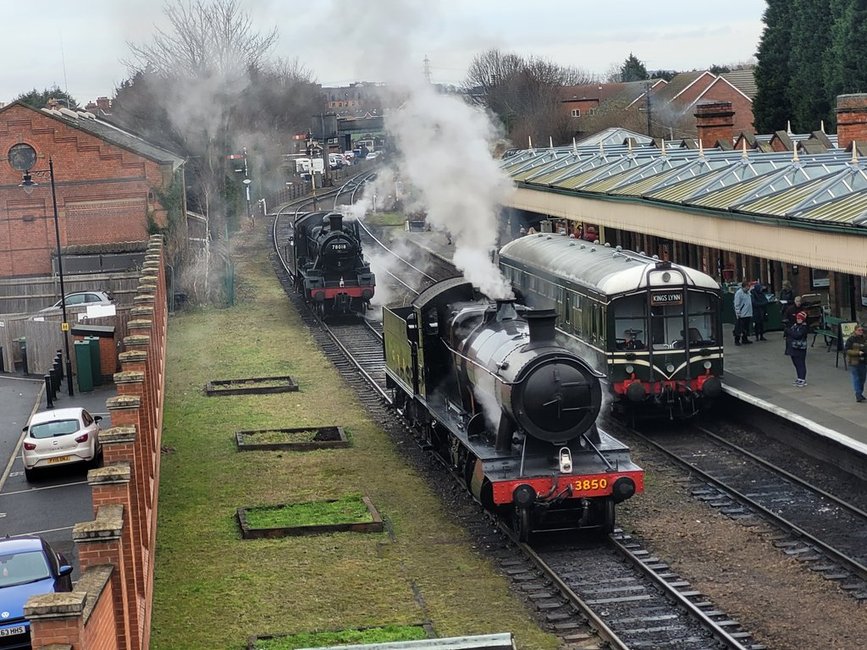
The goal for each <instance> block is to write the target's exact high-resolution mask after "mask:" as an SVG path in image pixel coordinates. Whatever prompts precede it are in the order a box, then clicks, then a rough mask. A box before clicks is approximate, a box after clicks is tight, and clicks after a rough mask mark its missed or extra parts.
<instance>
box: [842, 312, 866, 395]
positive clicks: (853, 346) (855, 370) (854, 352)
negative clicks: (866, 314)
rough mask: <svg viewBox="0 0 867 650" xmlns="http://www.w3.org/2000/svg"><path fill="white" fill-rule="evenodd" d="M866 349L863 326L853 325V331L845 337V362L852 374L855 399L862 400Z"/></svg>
mask: <svg viewBox="0 0 867 650" xmlns="http://www.w3.org/2000/svg"><path fill="white" fill-rule="evenodd" d="M865 350H867V340H865V338H864V328H863V327H862V326H861V325H856V326H855V332H854V333H853V334H852V336H850V337H849V338H848V339H846V362H847V363H848V364H849V373H850V374H851V375H852V390H854V391H855V401H856V402H863V401H864V380H865V379H867V361H865V359H864V352H865Z"/></svg>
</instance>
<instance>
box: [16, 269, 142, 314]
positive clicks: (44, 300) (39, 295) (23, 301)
mask: <svg viewBox="0 0 867 650" xmlns="http://www.w3.org/2000/svg"><path fill="white" fill-rule="evenodd" d="M139 275H140V273H139V272H138V271H132V272H130V271H126V272H122V273H88V274H87V275H67V274H66V273H64V274H63V285H64V289H66V293H67V295H68V294H70V293H74V292H76V291H108V292H109V293H111V294H112V295H113V296H114V301H115V303H116V304H118V305H120V306H121V307H123V306H130V305H132V299H133V296H135V292H136V288H137V287H138V278H139ZM58 300H60V279H59V278H58V277H57V276H43V277H33V278H4V279H0V319H2V318H3V316H2V314H26V315H32V314H34V313H36V312H37V311H39V310H40V309H43V308H45V307H50V306H51V305H53V304H54V303H55V302H57V301H58Z"/></svg>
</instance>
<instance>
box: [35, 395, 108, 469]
mask: <svg viewBox="0 0 867 650" xmlns="http://www.w3.org/2000/svg"><path fill="white" fill-rule="evenodd" d="M101 420H102V416H101V415H91V414H90V413H88V412H87V411H86V410H85V409H83V408H80V407H75V408H65V409H54V410H52V411H42V412H40V413H34V414H33V415H32V416H31V418H30V421H29V422H28V423H27V426H26V427H24V429H23V432H24V440H23V443H22V445H21V458H22V460H23V461H24V475H25V477H26V478H27V480H28V481H29V480H30V479H32V478H33V474H34V472H35V471H36V470H37V469H44V468H46V467H54V466H56V465H67V464H69V463H91V464H92V465H94V466H95V465H96V464H97V463H98V462H99V457H100V455H101V454H102V445H101V444H100V442H99V431H100V425H99V423H100V421H101Z"/></svg>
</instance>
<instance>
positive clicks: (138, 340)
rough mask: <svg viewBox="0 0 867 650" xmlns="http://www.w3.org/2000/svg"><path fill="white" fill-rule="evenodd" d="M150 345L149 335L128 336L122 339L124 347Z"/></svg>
mask: <svg viewBox="0 0 867 650" xmlns="http://www.w3.org/2000/svg"><path fill="white" fill-rule="evenodd" d="M150 343H151V335H150V334H131V335H130V336H124V337H123V344H124V345H127V346H128V345H150Z"/></svg>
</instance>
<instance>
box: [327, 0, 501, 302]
mask: <svg viewBox="0 0 867 650" xmlns="http://www.w3.org/2000/svg"><path fill="white" fill-rule="evenodd" d="M348 6H349V5H347V4H340V8H341V9H342V10H343V11H341V12H339V14H337V13H335V14H333V16H332V19H333V21H334V23H335V24H336V25H337V26H339V27H340V29H339V30H338V31H339V32H340V33H346V34H350V35H356V38H359V39H360V41H359V44H361V43H363V47H359V48H358V49H357V50H356V52H357V54H358V56H359V57H360V58H361V59H362V60H363V62H364V63H365V64H374V65H376V67H377V69H379V70H382V71H383V79H384V80H385V81H386V83H387V84H388V89H389V93H391V94H393V95H396V96H399V97H401V98H402V99H403V103H402V105H401V106H400V108H398V109H395V110H391V111H389V112H388V113H387V114H386V117H385V126H386V130H387V131H388V134H389V136H390V138H391V143H392V145H393V146H394V147H396V149H397V152H398V155H397V160H396V161H394V162H393V163H392V164H393V165H394V167H395V169H396V170H397V171H398V173H399V176H400V179H401V181H402V182H403V183H404V184H405V185H406V186H407V190H409V191H410V193H411V194H412V195H413V196H414V197H415V198H416V200H417V201H418V202H419V203H420V204H421V206H420V207H421V208H422V209H424V210H425V211H426V213H427V222H428V223H429V224H430V226H431V227H432V228H433V229H434V230H440V231H443V232H448V233H449V234H450V235H451V238H452V240H453V242H454V244H455V253H454V257H453V259H452V261H453V263H454V264H455V266H456V267H457V268H458V270H460V271H461V272H462V273H463V274H464V277H466V278H467V280H469V281H470V282H472V283H473V285H474V286H476V287H478V288H479V289H480V290H481V291H482V292H483V293H484V294H485V295H487V296H489V297H490V298H510V297H512V292H511V288H510V286H509V283H508V282H507V281H506V280H505V279H504V278H503V277H502V275H501V274H500V272H499V270H498V269H497V267H496V265H495V264H494V263H493V261H492V259H491V253H492V251H493V250H494V249H495V247H496V245H497V215H498V212H499V205H500V204H501V203H502V202H503V201H504V199H505V198H506V197H507V195H508V193H509V192H511V191H512V184H511V181H510V180H509V179H508V177H507V176H506V175H505V174H504V173H503V172H502V170H501V169H500V167H499V165H498V163H497V161H496V160H494V158H493V157H492V154H491V152H492V150H493V146H494V143H495V142H496V141H497V140H498V139H499V138H500V133H499V132H498V129H497V128H496V127H495V126H494V124H493V123H492V121H491V120H490V119H489V117H488V116H487V115H486V114H485V113H484V112H483V111H482V110H480V109H479V108H477V107H475V106H471V105H469V104H467V103H466V102H465V101H464V100H463V98H462V97H460V96H458V95H446V94H443V93H440V92H437V90H436V89H435V88H434V87H433V86H431V85H430V84H429V83H428V82H427V81H426V80H425V78H424V75H423V74H422V63H423V62H422V61H420V60H414V59H413V58H412V51H413V49H414V48H413V47H412V44H413V34H414V32H415V31H417V28H418V27H419V26H420V25H422V24H423V23H424V24H430V22H431V21H438V20H440V16H439V15H437V14H436V13H435V9H434V8H433V7H431V6H430V5H428V4H425V3H424V2H422V1H420V0H408V1H407V0H401V1H399V2H398V1H392V2H376V3H368V4H365V5H364V10H363V11H360V12H358V13H357V14H356V13H354V12H350V11H346V9H347V7H348ZM353 6H355V5H353ZM350 38H351V39H352V37H350Z"/></svg>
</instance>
